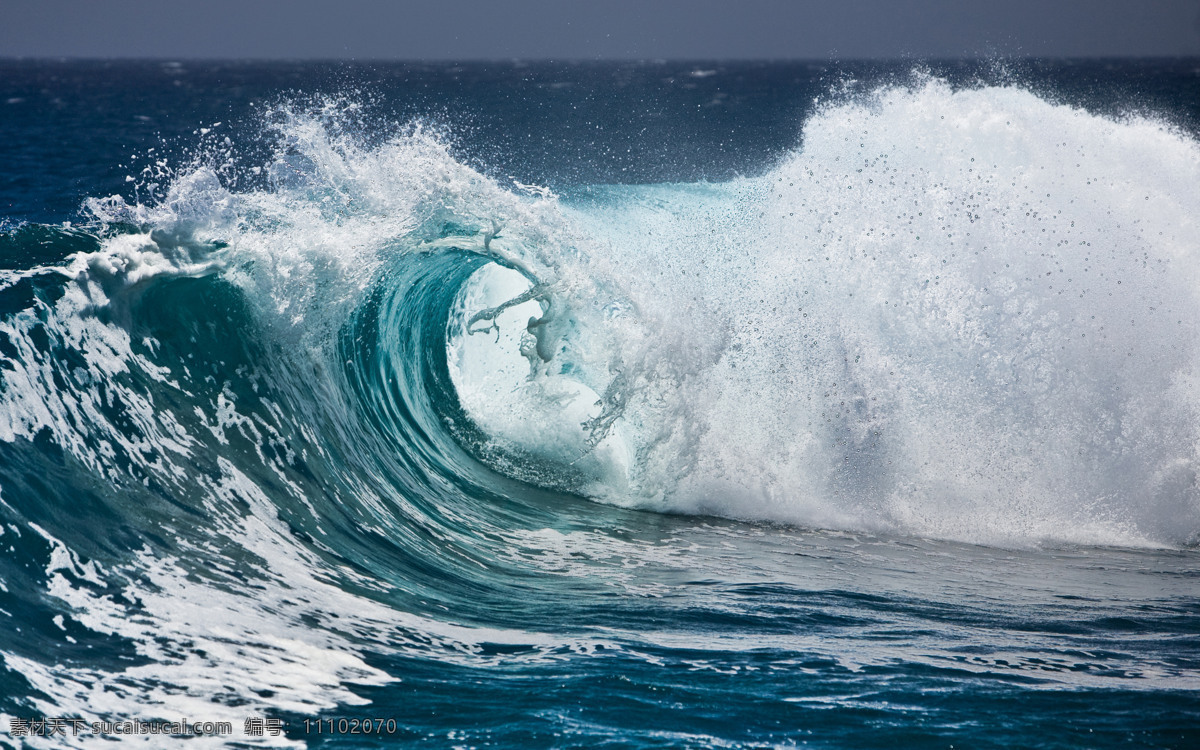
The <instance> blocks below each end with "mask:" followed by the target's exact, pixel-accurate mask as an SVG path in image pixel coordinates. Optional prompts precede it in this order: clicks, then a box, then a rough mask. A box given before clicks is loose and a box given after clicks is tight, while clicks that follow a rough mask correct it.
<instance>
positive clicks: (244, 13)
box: [0, 0, 1200, 60]
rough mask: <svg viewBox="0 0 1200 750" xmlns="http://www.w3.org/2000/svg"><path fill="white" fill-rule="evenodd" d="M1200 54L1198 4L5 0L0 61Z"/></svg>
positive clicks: (1133, 0)
mask: <svg viewBox="0 0 1200 750" xmlns="http://www.w3.org/2000/svg"><path fill="white" fill-rule="evenodd" d="M1181 55H1200V0H827V1H825V2H815V1H811V0H725V1H723V2H720V1H717V0H588V1H586V2H585V1H580V0H524V1H517V0H425V1H424V2H411V1H409V0H336V1H331V0H188V1H187V2H182V1H181V0H0V57H49V58H58V57H75V58H97V57H102V58H112V57H116V58H159V59H172V60H174V59H196V58H255V59H329V58H338V59H357V60H495V59H555V60H568V59H579V60H601V59H617V60H621V59H688V60H701V59H705V60H714V59H812V60H830V59H833V60H851V59H881V58H899V59H912V58H925V59H928V58H960V57H1034V56H1036V57H1129V56H1135V57H1144V56H1181Z"/></svg>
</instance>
